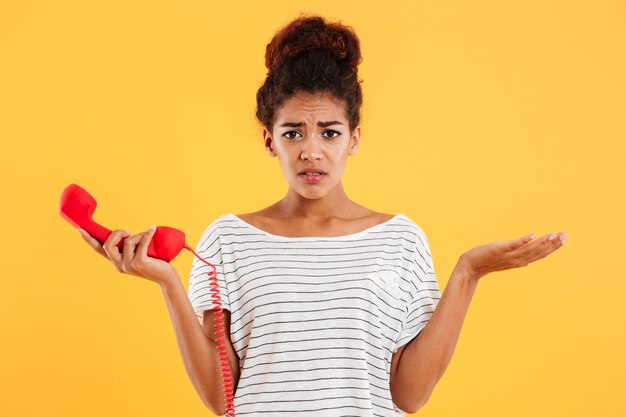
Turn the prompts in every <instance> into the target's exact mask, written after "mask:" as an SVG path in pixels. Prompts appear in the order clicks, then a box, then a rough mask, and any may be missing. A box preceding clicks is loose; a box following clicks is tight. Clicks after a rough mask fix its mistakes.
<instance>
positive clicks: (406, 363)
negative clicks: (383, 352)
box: [394, 258, 478, 410]
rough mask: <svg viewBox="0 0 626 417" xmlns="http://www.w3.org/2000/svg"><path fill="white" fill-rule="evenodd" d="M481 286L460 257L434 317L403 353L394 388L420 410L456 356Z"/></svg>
mask: <svg viewBox="0 0 626 417" xmlns="http://www.w3.org/2000/svg"><path fill="white" fill-rule="evenodd" d="M477 285H478V279H475V278H474V277H473V276H472V274H471V273H470V270H469V268H468V267H467V264H466V263H465V262H464V261H463V259H462V258H460V259H459V262H458V263H457V265H456V267H455V268H454V271H453V272H452V275H451V277H450V280H449V281H448V284H447V285H446V288H445V290H444V292H443V294H442V295H441V299H440V300H439V303H438V305H437V308H436V309H435V311H434V312H433V314H432V316H431V318H430V320H429V321H428V323H427V324H426V326H425V327H424V328H423V329H422V331H421V332H420V334H419V335H418V336H417V337H415V338H414V339H413V340H411V341H410V342H409V343H408V344H407V345H406V347H405V348H404V350H403V352H402V355H401V357H400V359H399V361H398V367H397V370H396V378H395V384H396V385H397V386H395V387H394V388H396V389H397V390H398V391H397V392H398V394H399V395H398V396H399V397H400V396H401V397H403V398H410V399H411V401H409V403H411V404H414V407H413V408H414V409H416V410H417V409H419V408H421V407H422V406H423V405H424V404H425V403H426V401H427V400H428V398H429V397H430V395H431V393H432V391H433V389H434V388H435V385H436V384H437V382H438V381H439V379H440V378H441V376H442V375H443V373H444V371H445V370H446V368H447V367H448V364H449V363H450V360H451V359H452V354H453V353H454V349H455V347H456V343H457V341H458V339H459V334H460V333H461V328H462V326H463V321H464V319H465V315H466V313H467V310H468V308H469V304H470V301H471V300H472V297H473V295H474V292H475V291H476V286H477Z"/></svg>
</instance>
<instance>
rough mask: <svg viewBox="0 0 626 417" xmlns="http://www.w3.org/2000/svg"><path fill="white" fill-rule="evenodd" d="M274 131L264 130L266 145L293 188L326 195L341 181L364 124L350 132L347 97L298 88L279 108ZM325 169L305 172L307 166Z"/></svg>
mask: <svg viewBox="0 0 626 417" xmlns="http://www.w3.org/2000/svg"><path fill="white" fill-rule="evenodd" d="M275 120H276V121H275V123H274V126H273V130H272V132H271V134H270V133H269V132H268V131H267V129H264V130H263V138H264V141H265V148H266V150H267V153H268V154H269V155H270V156H278V160H279V162H280V167H281V169H282V171H283V175H284V176H285V178H286V179H287V182H288V183H289V186H290V188H291V189H292V190H293V191H296V192H297V193H298V194H300V195H301V196H303V197H305V198H309V199H316V198H320V197H322V196H324V195H326V194H327V193H328V192H329V191H330V190H332V189H334V188H335V187H336V186H337V185H339V184H340V182H341V176H342V175H343V171H344V170H345V167H346V160H347V158H348V155H354V154H355V153H356V150H357V148H358V146H359V142H360V133H361V128H360V127H358V126H357V128H355V129H354V131H353V132H350V129H349V126H348V119H347V114H346V104H345V101H343V100H341V101H339V100H337V99H335V98H334V97H333V96H332V95H330V94H328V93H304V92H298V93H296V94H295V95H294V96H293V97H291V98H289V99H287V100H285V101H284V103H283V105H282V106H281V107H280V108H279V109H278V110H277V112H276V119H275ZM307 168H316V169H319V170H322V171H323V174H321V175H319V176H312V175H304V174H302V173H301V171H302V170H303V169H307Z"/></svg>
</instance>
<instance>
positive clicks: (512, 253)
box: [462, 232, 567, 279]
mask: <svg viewBox="0 0 626 417" xmlns="http://www.w3.org/2000/svg"><path fill="white" fill-rule="evenodd" d="M534 236H535V235H534V234H528V235H526V236H522V237H520V238H518V239H515V240H504V241H496V242H491V243H487V244H484V245H481V246H477V247H475V248H472V249H470V250H468V251H467V252H465V253H464V254H463V255H462V257H463V259H464V260H465V261H466V262H467V264H468V266H469V268H470V270H471V271H472V275H473V276H474V277H475V278H476V279H478V278H480V277H482V276H484V275H487V274H488V273H490V272H494V271H501V270H505V269H512V268H519V267H522V266H526V265H528V264H529V263H531V262H534V261H536V260H538V259H541V258H544V257H546V256H548V255H549V254H551V253H552V252H554V251H555V250H557V249H558V248H560V247H561V246H563V244H565V242H566V241H567V233H565V232H560V233H549V234H546V235H544V236H542V237H540V238H538V239H536V240H532V239H533V238H534Z"/></svg>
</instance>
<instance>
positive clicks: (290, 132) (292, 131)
mask: <svg viewBox="0 0 626 417" xmlns="http://www.w3.org/2000/svg"><path fill="white" fill-rule="evenodd" d="M292 133H297V134H298V135H299V134H300V133H298V132H297V131H295V130H290V131H289V132H285V133H284V134H283V136H284V137H286V138H287V139H294V137H293V136H288V135H290V134H292Z"/></svg>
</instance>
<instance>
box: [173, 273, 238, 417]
mask: <svg viewBox="0 0 626 417" xmlns="http://www.w3.org/2000/svg"><path fill="white" fill-rule="evenodd" d="M161 289H162V291H163V297H164V298H165V303H166V305H167V310H168V312H169V315H170V318H171V320H172V325H173V326H174V333H175V334H176V340H177V342H178V349H179V351H180V353H181V356H182V358H183V363H184V365H185V369H186V370H187V374H188V375H189V378H190V379H191V382H192V384H193V386H194V388H195V389H196V392H197V393H198V395H199V396H200V398H201V399H202V401H203V403H204V404H205V405H206V406H207V408H209V410H211V412H213V413H214V414H217V415H224V414H225V413H226V404H225V400H224V390H223V386H222V374H221V368H220V362H219V356H218V350H217V345H216V343H215V340H214V339H213V336H212V335H213V312H212V311H209V312H205V314H204V327H205V328H204V330H203V328H202V326H200V324H199V323H198V318H197V317H196V313H195V311H194V310H193V307H192V306H191V303H190V302H189V299H188V297H187V293H186V292H185V289H184V287H183V285H182V282H181V280H180V277H179V276H178V273H176V275H173V276H172V277H171V279H168V280H165V281H164V282H163V283H161ZM223 311H224V319H225V323H224V325H225V328H224V337H225V340H226V348H227V353H228V359H229V361H230V367H231V372H232V375H233V385H234V387H236V386H237V382H238V379H239V363H238V358H237V356H236V353H235V351H234V349H233V346H232V343H231V341H230V332H229V329H230V312H229V311H227V310H223ZM233 390H234V388H233Z"/></svg>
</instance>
